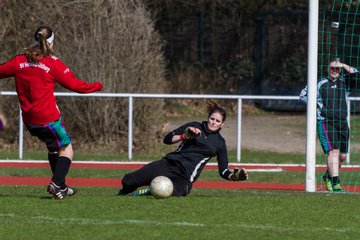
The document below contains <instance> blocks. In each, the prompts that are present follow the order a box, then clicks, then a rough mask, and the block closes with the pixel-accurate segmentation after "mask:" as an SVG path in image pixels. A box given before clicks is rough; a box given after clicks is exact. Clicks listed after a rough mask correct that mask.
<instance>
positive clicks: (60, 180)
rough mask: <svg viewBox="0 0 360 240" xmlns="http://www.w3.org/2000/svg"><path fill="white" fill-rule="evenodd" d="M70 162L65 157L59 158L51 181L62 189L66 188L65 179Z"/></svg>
mask: <svg viewBox="0 0 360 240" xmlns="http://www.w3.org/2000/svg"><path fill="white" fill-rule="evenodd" d="M70 165H71V160H70V159H69V158H67V157H63V156H60V157H59V159H58V161H57V163H56V169H55V172H54V176H53V178H52V181H53V182H54V183H55V184H56V185H59V186H60V187H61V189H63V188H64V187H66V184H65V177H66V175H67V174H68V172H69V169H70Z"/></svg>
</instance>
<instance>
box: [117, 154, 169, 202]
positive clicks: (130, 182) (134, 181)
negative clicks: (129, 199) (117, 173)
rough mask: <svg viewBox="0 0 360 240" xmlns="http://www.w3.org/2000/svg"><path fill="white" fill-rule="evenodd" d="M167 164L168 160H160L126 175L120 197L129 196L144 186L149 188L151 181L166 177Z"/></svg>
mask: <svg viewBox="0 0 360 240" xmlns="http://www.w3.org/2000/svg"><path fill="white" fill-rule="evenodd" d="M166 172H167V164H166V160H158V161H155V162H151V163H149V164H146V165H145V166H143V167H142V168H140V169H138V170H136V171H134V172H131V173H128V174H125V176H124V177H123V178H122V180H121V182H122V189H120V191H119V193H118V195H128V194H129V193H132V192H134V191H135V190H136V189H137V188H139V187H143V186H149V185H150V183H151V181H152V180H153V179H154V178H155V177H157V176H161V175H166V174H165V173H166Z"/></svg>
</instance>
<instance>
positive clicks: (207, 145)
mask: <svg viewBox="0 0 360 240" xmlns="http://www.w3.org/2000/svg"><path fill="white" fill-rule="evenodd" d="M187 127H196V128H199V129H200V130H201V136H200V137H198V138H196V139H190V140H185V141H183V142H181V144H180V145H179V147H178V149H177V150H176V151H174V152H171V153H168V154H167V155H166V156H165V158H166V159H168V161H174V162H175V164H176V165H178V166H179V167H180V168H181V169H182V170H183V171H182V172H183V173H184V175H185V176H184V177H186V178H187V179H188V180H189V181H190V182H194V181H196V179H197V178H198V177H199V176H200V173H201V171H202V170H203V168H204V167H205V165H206V164H207V163H208V162H209V160H210V159H211V158H212V157H215V156H216V157H217V162H218V170H219V174H220V176H221V177H222V178H224V179H226V180H228V176H229V175H230V173H231V171H230V170H229V168H228V165H229V163H228V157H227V148H226V143H225V140H224V138H223V137H222V136H221V135H220V133H219V131H217V132H210V131H209V130H208V128H207V122H205V121H204V122H202V123H199V122H190V123H187V124H185V125H183V126H181V127H179V128H177V129H175V130H174V131H171V132H169V133H168V134H167V135H166V136H165V138H164V141H163V142H164V143H165V144H172V137H173V136H174V135H181V134H183V133H184V131H185V129H186V128H187Z"/></svg>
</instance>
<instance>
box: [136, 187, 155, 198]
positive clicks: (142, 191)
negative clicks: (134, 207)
mask: <svg viewBox="0 0 360 240" xmlns="http://www.w3.org/2000/svg"><path fill="white" fill-rule="evenodd" d="M149 195H151V191H150V187H148V188H142V189H139V190H137V191H135V192H133V193H132V196H134V197H139V196H149Z"/></svg>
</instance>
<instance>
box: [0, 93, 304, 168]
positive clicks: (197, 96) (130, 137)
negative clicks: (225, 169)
mask: <svg viewBox="0 0 360 240" xmlns="http://www.w3.org/2000/svg"><path fill="white" fill-rule="evenodd" d="M0 95H2V96H16V95H17V94H16V92H9V91H3V92H0ZM55 96H63V97H98V98H127V99H128V101H129V103H128V104H129V107H128V116H129V117H128V120H129V121H128V122H129V123H128V158H129V160H131V159H132V146H133V102H134V98H161V99H164V98H173V99H231V100H237V101H238V104H237V105H238V106H237V110H238V111H237V112H238V113H237V144H236V151H237V154H236V159H237V161H238V162H240V159H241V130H242V129H241V126H242V101H243V100H299V97H298V96H256V95H200V94H141V93H89V94H78V93H73V92H56V93H55ZM19 114H20V116H19V159H22V158H23V131H24V125H23V122H22V118H21V110H20V113H19Z"/></svg>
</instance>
